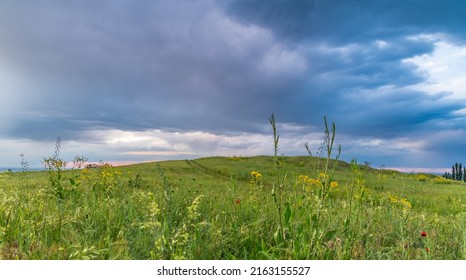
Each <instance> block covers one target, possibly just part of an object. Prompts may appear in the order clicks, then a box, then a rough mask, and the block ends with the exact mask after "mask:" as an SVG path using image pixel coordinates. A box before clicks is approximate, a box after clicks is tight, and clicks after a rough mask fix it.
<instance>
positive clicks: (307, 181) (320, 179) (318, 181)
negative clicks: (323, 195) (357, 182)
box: [298, 173, 338, 190]
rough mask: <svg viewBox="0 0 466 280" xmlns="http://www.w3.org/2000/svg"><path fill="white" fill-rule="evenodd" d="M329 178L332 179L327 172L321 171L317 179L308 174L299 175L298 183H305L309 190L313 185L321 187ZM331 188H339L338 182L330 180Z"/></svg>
mask: <svg viewBox="0 0 466 280" xmlns="http://www.w3.org/2000/svg"><path fill="white" fill-rule="evenodd" d="M328 180H330V177H329V176H328V174H325V173H320V174H319V176H318V177H317V179H314V178H309V176H307V175H299V176H298V183H301V184H303V185H304V186H305V188H306V189H307V190H310V188H312V187H316V188H321V187H322V186H324V184H325V183H326V182H328ZM330 188H333V189H335V188H338V182H335V181H332V182H330Z"/></svg>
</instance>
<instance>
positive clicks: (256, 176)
mask: <svg viewBox="0 0 466 280" xmlns="http://www.w3.org/2000/svg"><path fill="white" fill-rule="evenodd" d="M251 176H252V178H253V179H254V180H256V181H258V180H262V174H260V173H259V172H257V171H252V172H251Z"/></svg>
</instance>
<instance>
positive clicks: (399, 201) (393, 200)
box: [388, 194, 413, 209]
mask: <svg viewBox="0 0 466 280" xmlns="http://www.w3.org/2000/svg"><path fill="white" fill-rule="evenodd" d="M388 199H389V200H390V202H391V203H393V204H399V205H401V206H403V208H404V209H411V208H413V206H412V205H411V202H409V201H408V200H406V198H399V197H398V196H394V195H390V194H389V195H388Z"/></svg>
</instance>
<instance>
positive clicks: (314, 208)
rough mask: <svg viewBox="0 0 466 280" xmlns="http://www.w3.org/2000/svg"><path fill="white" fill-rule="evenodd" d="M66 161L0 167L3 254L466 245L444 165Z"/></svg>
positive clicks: (376, 253)
mask: <svg viewBox="0 0 466 280" xmlns="http://www.w3.org/2000/svg"><path fill="white" fill-rule="evenodd" d="M334 163H337V164H335V165H334ZM59 167H60V166H59V165H58V166H57V165H55V166H54V167H53V168H50V170H49V171H43V172H28V171H26V170H23V172H14V173H12V172H3V173H0V259H464V258H465V257H466V247H465V246H466V245H465V242H466V231H465V229H466V215H465V214H464V213H466V202H465V200H466V185H465V184H464V183H462V182H458V181H450V180H446V179H440V178H439V177H435V176H432V175H423V174H403V173H399V172H396V171H391V170H375V169H371V168H370V167H368V166H364V165H358V164H356V162H352V163H346V162H342V161H339V162H335V161H329V162H328V164H326V159H325V158H319V157H310V156H303V157H273V156H260V157H211V158H201V159H196V160H179V161H164V162H159V163H144V164H136V165H130V166H124V167H112V166H110V165H100V166H99V167H97V168H92V169H82V168H81V169H75V170H66V171H65V170H62V169H61V168H59ZM325 167H327V168H328V169H327V171H325ZM422 233H424V234H422ZM423 235H425V236H423Z"/></svg>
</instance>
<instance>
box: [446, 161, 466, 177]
mask: <svg viewBox="0 0 466 280" xmlns="http://www.w3.org/2000/svg"><path fill="white" fill-rule="evenodd" d="M443 177H445V178H446V179H451V180H457V181H464V182H466V166H464V167H463V164H461V163H455V164H453V166H452V167H451V173H450V172H445V174H444V175H443Z"/></svg>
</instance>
